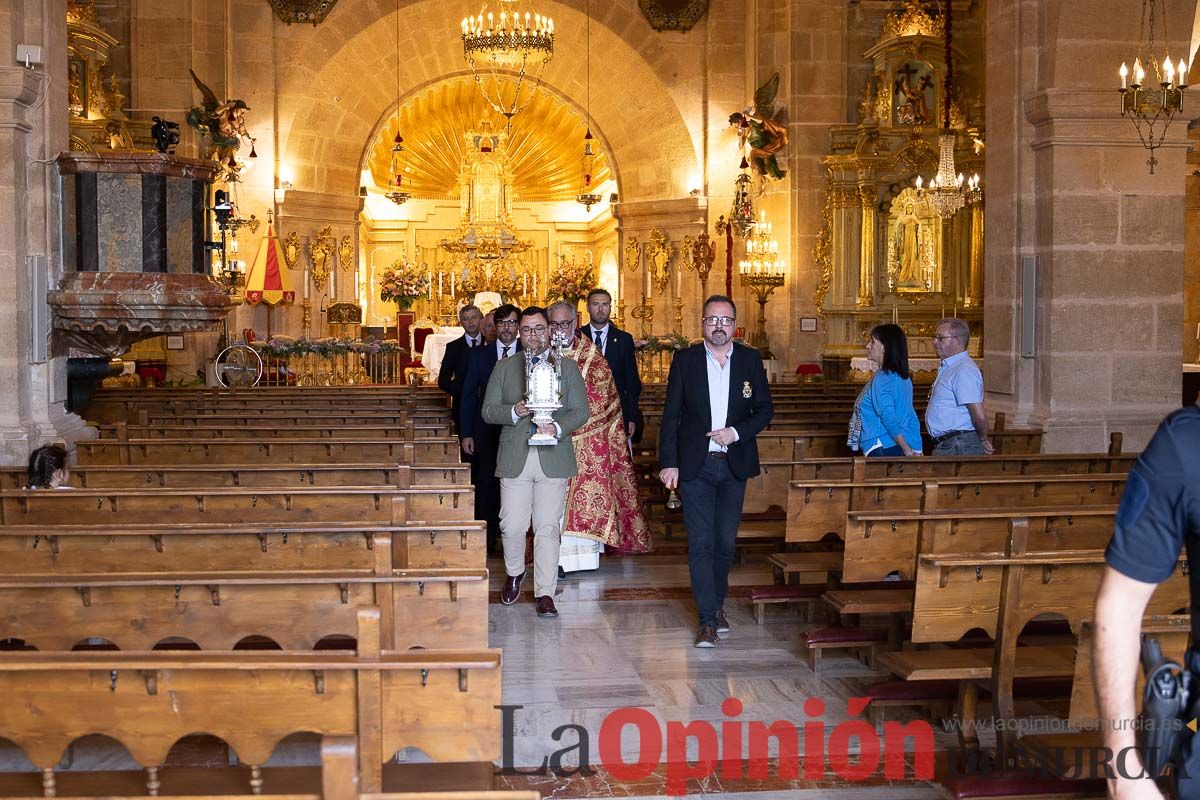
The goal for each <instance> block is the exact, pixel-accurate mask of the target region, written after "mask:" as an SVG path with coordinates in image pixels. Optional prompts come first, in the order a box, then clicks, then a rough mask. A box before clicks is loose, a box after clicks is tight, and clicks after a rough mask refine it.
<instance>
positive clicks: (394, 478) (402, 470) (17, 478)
mask: <svg viewBox="0 0 1200 800" xmlns="http://www.w3.org/2000/svg"><path fill="white" fill-rule="evenodd" d="M70 476H71V485H72V486H75V487H77V488H80V489H107V488H130V489H133V488H139V487H146V486H151V487H152V486H158V487H187V488H192V487H200V486H204V487H218V486H273V487H280V488H282V487H286V486H443V485H449V486H467V485H470V483H471V469H470V466H469V465H467V464H417V465H409V464H386V463H377V464H367V463H364V464H218V465H207V464H191V465H189V464H178V465H165V466H145V467H140V466H121V465H90V464H83V465H79V466H73V467H71V470H70ZM27 480H28V476H27V474H26V471H25V469H23V468H21V467H0V489H23V488H24V487H25V484H26V482H27Z"/></svg>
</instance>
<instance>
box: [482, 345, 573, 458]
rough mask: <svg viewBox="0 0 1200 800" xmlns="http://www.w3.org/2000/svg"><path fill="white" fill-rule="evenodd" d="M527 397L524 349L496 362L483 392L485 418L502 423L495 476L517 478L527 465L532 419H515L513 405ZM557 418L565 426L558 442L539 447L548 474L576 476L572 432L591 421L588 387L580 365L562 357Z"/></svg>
mask: <svg viewBox="0 0 1200 800" xmlns="http://www.w3.org/2000/svg"><path fill="white" fill-rule="evenodd" d="M524 399H525V356H524V355H522V354H521V353H519V352H518V353H517V354H516V355H513V356H510V357H508V358H502V359H500V360H499V361H498V362H496V368H495V369H493V370H492V377H491V379H490V380H489V381H488V385H487V391H486V392H484V395H483V419H484V421H486V422H489V423H491V424H492V425H500V426H502V427H501V428H500V452H499V454H498V455H497V457H496V477H498V478H516V477H518V476H520V474H521V470H523V469H525V460H526V459H527V458H528V457H529V437H530V436H532V435H533V423H532V422H531V421H530V418H529V417H528V416H525V417H522V418H521V419H520V420H518V421H517V422H516V423H514V422H513V406H515V405H516V404H517V403H519V402H520V401H522V400H524ZM554 421H555V422H557V423H558V427H560V428H562V435H561V436H560V437H559V440H558V444H556V445H553V446H551V445H542V446H539V447H537V448H536V450H537V451H538V457H539V458H540V459H541V462H542V471H543V472H545V473H546V477H547V478H572V477H574V476H575V472H576V465H575V445H574V444H572V442H571V434H573V433H574V432H575V431H577V430H579V429H580V428H582V427H583V425H584V423H586V422H587V421H588V399H587V387H586V386H584V385H583V376H582V375H580V374H579V365H578V364H576V363H575V362H574V361H572V360H571V359H569V358H564V359H563V360H562V408H560V409H558V410H557V411H555V412H554Z"/></svg>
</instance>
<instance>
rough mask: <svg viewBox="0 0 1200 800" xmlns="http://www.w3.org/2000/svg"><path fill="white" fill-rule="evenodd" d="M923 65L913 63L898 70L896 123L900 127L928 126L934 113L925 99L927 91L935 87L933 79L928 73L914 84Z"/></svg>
mask: <svg viewBox="0 0 1200 800" xmlns="http://www.w3.org/2000/svg"><path fill="white" fill-rule="evenodd" d="M920 71H921V65H919V64H914V63H912V62H910V63H908V64H905V65H904V67H903V68H901V69H899V70H897V78H896V83H895V90H896V94H897V95H898V97H897V98H896V122H897V123H898V124H900V125H928V124H929V123H930V122H932V121H933V113H932V112H931V111H930V109H929V103H928V101H927V100H926V97H925V90H926V89H928V88H930V87H931V86H933V77H932V76H931V75H930V74H929V73H928V72H926V73H925V74H924V75H922V76H921V77H920V78H919V79H917V80H916V81H915V82H914V80H913V79H914V78H915V77H916V75H917V73H918V72H920Z"/></svg>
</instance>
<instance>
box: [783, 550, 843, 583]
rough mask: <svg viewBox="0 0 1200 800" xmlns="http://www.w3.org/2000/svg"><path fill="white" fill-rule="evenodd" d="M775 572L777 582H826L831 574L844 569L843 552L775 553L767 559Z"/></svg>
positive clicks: (838, 572)
mask: <svg viewBox="0 0 1200 800" xmlns="http://www.w3.org/2000/svg"><path fill="white" fill-rule="evenodd" d="M767 563H769V564H770V565H771V567H772V568H773V570H774V572H775V582H776V583H826V582H828V580H829V578H830V576H831V574H840V573H841V571H842V553H841V551H840V550H838V551H808V552H803V553H774V554H773V555H771V556H770V558H768V559H767Z"/></svg>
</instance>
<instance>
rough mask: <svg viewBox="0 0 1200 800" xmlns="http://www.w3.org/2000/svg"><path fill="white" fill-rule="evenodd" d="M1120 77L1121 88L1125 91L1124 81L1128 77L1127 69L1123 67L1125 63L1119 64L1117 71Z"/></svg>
mask: <svg viewBox="0 0 1200 800" xmlns="http://www.w3.org/2000/svg"><path fill="white" fill-rule="evenodd" d="M1117 72H1118V73H1120V75H1121V88H1122V89H1125V88H1126V86H1125V79H1126V78H1128V77H1129V68H1128V67H1126V66H1125V62H1124V61H1122V62H1121V69H1119V70H1117Z"/></svg>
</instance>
